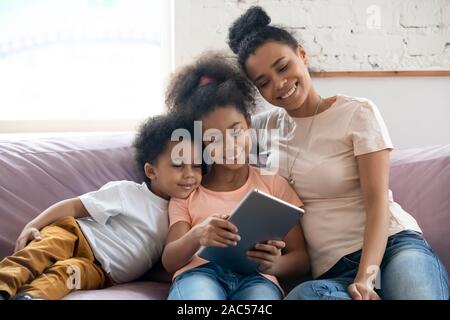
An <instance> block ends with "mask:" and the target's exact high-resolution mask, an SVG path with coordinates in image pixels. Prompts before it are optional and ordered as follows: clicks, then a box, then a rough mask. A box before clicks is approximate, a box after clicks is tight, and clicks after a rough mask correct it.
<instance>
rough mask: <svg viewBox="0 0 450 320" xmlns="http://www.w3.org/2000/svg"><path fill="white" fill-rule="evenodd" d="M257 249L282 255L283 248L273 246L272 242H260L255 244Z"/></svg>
mask: <svg viewBox="0 0 450 320" xmlns="http://www.w3.org/2000/svg"><path fill="white" fill-rule="evenodd" d="M255 249H257V250H261V251H265V252H268V253H270V254H272V255H275V256H279V255H281V251H280V250H281V248H278V247H276V246H273V245H271V244H263V243H258V244H256V245H255Z"/></svg>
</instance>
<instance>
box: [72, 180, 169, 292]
mask: <svg viewBox="0 0 450 320" xmlns="http://www.w3.org/2000/svg"><path fill="white" fill-rule="evenodd" d="M79 199H80V200H81V202H82V203H83V205H84V206H85V207H86V209H87V211H88V212H89V214H90V215H91V217H87V218H81V219H78V220H77V221H78V224H79V225H80V228H81V230H82V231H83V233H84V235H85V236H86V239H87V240H88V242H89V244H90V246H91V248H92V251H93V252H94V255H95V258H96V259H97V260H98V261H99V262H100V264H101V265H102V267H103V270H105V271H106V272H107V273H108V274H109V275H110V276H111V278H112V279H113V280H114V281H115V282H116V283H123V282H128V281H131V280H133V279H136V278H138V277H140V276H141V275H143V274H144V273H145V272H146V271H147V270H149V269H150V268H151V267H152V265H153V264H154V263H155V262H157V261H158V260H159V258H160V257H161V253H162V250H163V248H164V243H165V240H166V236H167V233H168V223H169V221H168V215H167V207H168V201H167V200H165V199H162V198H160V197H158V196H157V195H155V194H154V193H152V192H151V191H150V190H149V188H148V187H147V185H146V183H145V182H144V183H142V184H138V183H135V182H132V181H113V182H109V183H107V184H105V185H104V186H103V187H101V188H100V189H99V190H97V191H93V192H89V193H86V194H84V195H82V196H80V197H79Z"/></svg>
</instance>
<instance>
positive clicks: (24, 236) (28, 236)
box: [14, 227, 42, 252]
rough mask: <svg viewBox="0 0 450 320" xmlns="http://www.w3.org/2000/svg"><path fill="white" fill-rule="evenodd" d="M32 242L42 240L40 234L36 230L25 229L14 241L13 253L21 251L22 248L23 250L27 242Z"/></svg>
mask: <svg viewBox="0 0 450 320" xmlns="http://www.w3.org/2000/svg"><path fill="white" fill-rule="evenodd" d="M33 240H36V241H39V240H42V237H41V233H40V232H39V230H38V229H36V228H32V227H25V228H24V229H23V230H22V233H21V234H20V235H19V238H18V239H17V241H16V247H15V248H14V252H17V251H19V250H22V249H23V248H25V246H26V245H27V244H28V242H30V241H33Z"/></svg>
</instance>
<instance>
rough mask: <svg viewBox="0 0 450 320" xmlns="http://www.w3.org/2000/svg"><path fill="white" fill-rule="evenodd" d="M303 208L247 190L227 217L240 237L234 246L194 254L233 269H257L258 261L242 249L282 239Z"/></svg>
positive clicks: (243, 272) (248, 270)
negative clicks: (253, 259)
mask: <svg viewBox="0 0 450 320" xmlns="http://www.w3.org/2000/svg"><path fill="white" fill-rule="evenodd" d="M303 214H304V211H303V209H301V208H299V207H296V206H294V205H292V204H290V203H288V202H286V201H283V200H280V199H278V198H276V197H274V196H271V195H269V194H267V193H264V192H262V191H260V190H258V189H253V190H251V191H250V192H249V193H248V194H247V195H246V196H245V197H244V199H243V200H242V201H241V202H240V203H239V204H238V205H237V207H236V209H235V210H234V211H233V212H232V213H231V216H230V218H229V221H230V222H232V223H233V224H234V225H236V227H237V228H238V230H239V231H238V234H239V235H240V237H241V240H240V241H238V243H237V245H236V246H234V247H226V248H220V247H203V248H201V249H200V250H199V251H198V252H197V255H198V256H199V257H201V258H203V259H206V260H208V261H210V262H214V263H217V264H219V265H220V266H222V267H224V268H229V269H231V270H233V271H235V272H237V273H241V274H250V273H253V272H256V271H257V267H258V264H257V263H256V262H254V261H252V260H250V259H248V258H247V254H246V252H247V251H248V250H250V249H253V248H254V247H255V245H256V244H257V243H262V242H266V241H268V240H282V239H284V237H285V236H286V234H287V233H288V232H289V230H291V229H292V228H293V227H294V226H295V224H296V223H298V221H299V218H300V217H301V216H302V215H303Z"/></svg>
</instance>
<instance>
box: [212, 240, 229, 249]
mask: <svg viewBox="0 0 450 320" xmlns="http://www.w3.org/2000/svg"><path fill="white" fill-rule="evenodd" d="M207 246H208V247H219V248H226V247H228V245H227V244H225V243H223V242H221V241H218V240H211V241H209V243H208V245H207Z"/></svg>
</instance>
